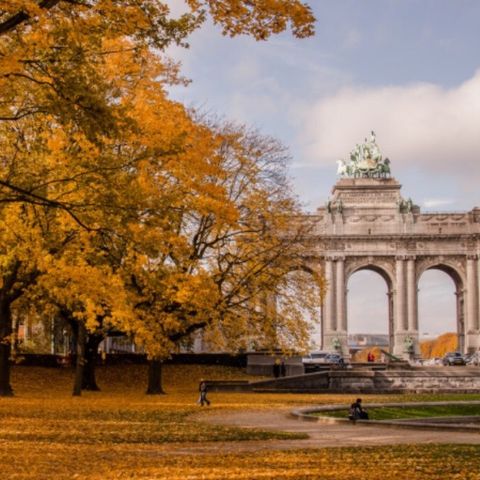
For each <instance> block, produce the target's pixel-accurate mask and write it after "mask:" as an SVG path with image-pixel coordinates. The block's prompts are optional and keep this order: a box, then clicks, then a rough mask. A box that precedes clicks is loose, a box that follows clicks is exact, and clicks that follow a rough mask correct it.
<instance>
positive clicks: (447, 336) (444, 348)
mask: <svg viewBox="0 0 480 480" xmlns="http://www.w3.org/2000/svg"><path fill="white" fill-rule="evenodd" d="M457 348H458V337H457V334H456V333H451V332H449V333H444V334H443V335H440V336H439V337H437V338H435V339H434V340H426V341H424V342H420V352H421V354H422V358H437V357H443V356H444V355H445V354H446V353H447V352H454V351H455V350H457Z"/></svg>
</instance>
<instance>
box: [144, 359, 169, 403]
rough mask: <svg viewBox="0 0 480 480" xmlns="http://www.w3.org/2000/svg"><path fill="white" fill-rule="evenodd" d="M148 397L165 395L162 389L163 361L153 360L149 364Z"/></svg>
mask: <svg viewBox="0 0 480 480" xmlns="http://www.w3.org/2000/svg"><path fill="white" fill-rule="evenodd" d="M146 394H147V395H163V394H165V392H164V391H163V388H162V361H161V360H157V359H153V360H150V362H149V364H148V387H147V391H146Z"/></svg>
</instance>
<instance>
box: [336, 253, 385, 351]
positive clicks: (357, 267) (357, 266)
mask: <svg viewBox="0 0 480 480" xmlns="http://www.w3.org/2000/svg"><path fill="white" fill-rule="evenodd" d="M345 270H346V272H345V285H348V282H349V280H350V277H351V276H352V275H353V274H355V273H356V272H359V271H365V270H368V271H373V272H375V273H377V274H378V275H380V276H381V277H382V278H383V280H384V281H385V283H386V285H387V297H388V300H387V302H388V304H387V305H388V337H389V338H388V340H389V341H388V343H389V350H390V351H391V350H392V349H393V344H394V323H393V322H394V319H393V290H394V285H395V275H394V265H393V262H392V261H390V259H381V258H375V259H373V258H360V259H352V260H351V261H347V262H346V269H345ZM346 295H347V296H348V289H346ZM346 304H347V305H348V299H346ZM346 315H347V312H346ZM346 323H347V324H348V319H347V322H346Z"/></svg>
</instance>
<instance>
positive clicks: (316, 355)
mask: <svg viewBox="0 0 480 480" xmlns="http://www.w3.org/2000/svg"><path fill="white" fill-rule="evenodd" d="M328 355H330V352H324V351H318V352H311V353H309V354H308V355H305V356H304V357H302V363H303V364H304V365H305V366H307V365H318V364H321V363H327V357H328Z"/></svg>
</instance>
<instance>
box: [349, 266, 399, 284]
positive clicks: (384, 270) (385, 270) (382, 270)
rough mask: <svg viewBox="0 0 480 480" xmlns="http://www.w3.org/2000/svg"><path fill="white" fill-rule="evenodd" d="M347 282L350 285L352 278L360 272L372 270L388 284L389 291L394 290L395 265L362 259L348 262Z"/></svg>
mask: <svg viewBox="0 0 480 480" xmlns="http://www.w3.org/2000/svg"><path fill="white" fill-rule="evenodd" d="M346 263H347V265H346V274H345V280H346V282H347V283H348V280H349V279H350V277H351V276H352V275H353V274H354V273H356V272H359V271H360V270H371V271H373V272H376V273H378V274H379V275H380V276H381V277H382V278H383V279H384V280H385V282H386V283H387V287H388V289H389V290H391V289H392V288H393V284H394V278H395V277H394V273H393V265H392V264H391V262H388V261H374V260H373V259H360V260H353V261H347V262H346Z"/></svg>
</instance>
